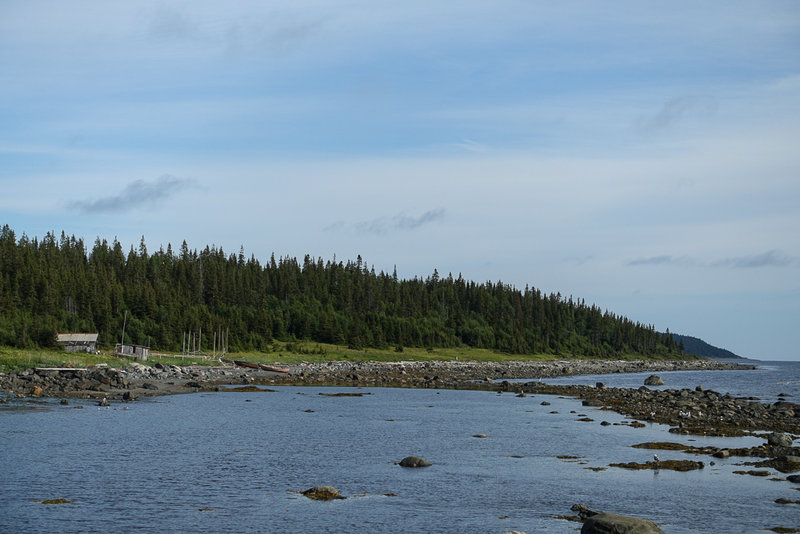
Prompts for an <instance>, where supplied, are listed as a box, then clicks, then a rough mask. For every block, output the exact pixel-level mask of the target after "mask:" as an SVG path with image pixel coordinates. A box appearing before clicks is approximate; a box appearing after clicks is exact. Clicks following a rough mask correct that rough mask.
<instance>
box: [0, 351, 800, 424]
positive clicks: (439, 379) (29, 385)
mask: <svg viewBox="0 0 800 534" xmlns="http://www.w3.org/2000/svg"><path fill="white" fill-rule="evenodd" d="M753 368H755V366H753V365H742V364H733V363H728V362H720V361H714V360H687V361H677V360H676V361H673V360H670V361H656V360H634V361H607V360H561V361H532V362H524V361H516V362H503V363H495V362H489V363H478V362H458V361H424V362H413V361H407V362H345V361H336V362H327V363H315V364H311V363H301V364H295V365H289V366H286V367H285V369H279V368H269V369H273V370H265V369H254V368H250V367H242V366H237V365H220V366H185V367H178V366H174V365H162V364H156V365H154V366H147V365H141V364H138V363H133V364H131V365H130V366H129V367H122V368H110V367H104V366H96V367H90V368H87V369H71V368H59V369H47V368H39V369H26V370H24V371H18V372H11V373H7V374H2V373H0V391H3V392H6V393H8V394H10V395H11V396H12V397H13V396H16V397H56V398H58V397H60V398H64V399H68V398H75V397H78V398H89V399H96V400H98V401H99V400H104V401H105V402H108V401H132V400H135V399H137V398H139V397H147V396H154V395H172V394H178V393H193V392H198V391H218V390H220V389H225V386H232V385H243V384H245V385H248V384H249V385H262V386H269V385H299V386H355V387H408V388H441V389H470V390H485V391H498V392H514V393H516V394H521V395H526V394H547V395H564V396H571V397H577V398H579V399H582V400H583V403H584V405H587V406H598V407H606V408H608V409H611V410H614V411H616V412H619V413H622V414H624V415H627V416H629V417H631V418H633V419H638V420H641V421H647V422H657V423H662V424H667V425H670V426H671V427H672V429H671V431H673V432H678V433H692V434H707V435H741V434H742V433H744V432H752V431H772V432H787V433H792V434H800V405H797V404H794V403H791V402H786V401H779V402H776V403H773V404H765V403H762V402H760V401H758V400H756V399H745V398H734V397H731V396H730V395H727V394H720V393H717V392H714V391H710V390H705V389H703V388H702V387H700V386H698V387H697V388H696V389H694V390H689V389H682V390H673V389H666V390H657V389H649V388H647V387H646V386H642V387H640V388H638V389H633V388H610V387H605V386H603V385H602V384H597V385H596V386H580V385H551V384H547V383H544V382H541V381H540V379H546V378H552V377H559V376H570V375H581V374H609V373H636V372H652V373H655V372H665V371H678V370H724V369H753ZM281 371H288V372H281ZM512 379H516V380H519V379H534V380H535V381H529V382H521V381H515V382H509V380H512ZM0 402H8V397H6V398H4V399H3V400H2V401H0ZM67 402H68V401H67Z"/></svg>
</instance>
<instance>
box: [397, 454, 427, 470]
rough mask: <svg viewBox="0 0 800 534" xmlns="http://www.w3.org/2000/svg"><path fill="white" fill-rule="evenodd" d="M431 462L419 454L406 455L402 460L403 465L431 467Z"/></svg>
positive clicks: (401, 464)
mask: <svg viewBox="0 0 800 534" xmlns="http://www.w3.org/2000/svg"><path fill="white" fill-rule="evenodd" d="M431 465H433V464H431V463H430V462H429V461H428V460H424V459H422V458H420V457H419V456H406V457H405V458H403V459H402V460H400V466H401V467H429V466H431Z"/></svg>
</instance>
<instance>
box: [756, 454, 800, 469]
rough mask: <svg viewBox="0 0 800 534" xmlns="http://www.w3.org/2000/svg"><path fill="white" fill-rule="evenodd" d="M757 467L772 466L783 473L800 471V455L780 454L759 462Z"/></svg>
mask: <svg viewBox="0 0 800 534" xmlns="http://www.w3.org/2000/svg"><path fill="white" fill-rule="evenodd" d="M755 465H756V467H771V468H773V469H777V470H778V471H780V472H781V473H795V472H797V471H800V456H779V457H777V458H771V459H769V460H764V461H763V462H758V463H756V464H755Z"/></svg>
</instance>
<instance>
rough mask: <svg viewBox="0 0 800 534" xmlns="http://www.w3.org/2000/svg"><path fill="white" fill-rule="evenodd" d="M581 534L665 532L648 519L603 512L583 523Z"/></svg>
mask: <svg viewBox="0 0 800 534" xmlns="http://www.w3.org/2000/svg"><path fill="white" fill-rule="evenodd" d="M581 534H664V531H663V530H661V529H660V528H658V527H657V526H656V524H655V523H653V522H652V521H649V520H647V519H642V518H639V517H631V516H627V515H620V514H607V513H603V512H601V513H599V514H595V515H593V516H591V517H588V518H587V519H586V521H584V522H583V528H581Z"/></svg>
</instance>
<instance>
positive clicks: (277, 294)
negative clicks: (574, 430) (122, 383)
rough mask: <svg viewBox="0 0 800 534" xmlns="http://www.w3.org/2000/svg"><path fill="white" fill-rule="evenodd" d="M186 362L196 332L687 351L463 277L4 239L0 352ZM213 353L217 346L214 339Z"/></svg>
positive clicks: (569, 351) (576, 308)
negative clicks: (64, 340) (122, 347)
mask: <svg viewBox="0 0 800 534" xmlns="http://www.w3.org/2000/svg"><path fill="white" fill-rule="evenodd" d="M123 320H124V321H125V322H126V324H125V342H126V343H137V344H149V345H150V346H151V347H152V348H153V349H154V350H162V351H180V350H181V348H182V343H183V338H184V335H185V333H186V332H187V331H194V332H198V331H200V330H202V331H204V332H208V333H209V336H210V333H211V332H212V331H223V330H224V331H225V332H226V333H227V336H228V342H229V344H230V348H231V350H234V351H259V350H269V346H270V344H271V343H273V342H274V341H275V340H280V341H293V340H310V341H316V342H320V343H333V344H338V345H346V346H348V347H350V348H357V349H360V348H370V347H374V348H389V347H393V348H396V349H397V350H401V348H402V347H404V346H407V347H428V348H431V347H463V346H467V347H475V348H485V349H491V350H495V351H500V352H506V353H513V354H553V355H564V356H578V357H585V358H613V357H616V356H621V355H630V354H638V355H642V356H657V355H665V354H669V353H680V352H681V347H679V346H678V345H677V344H676V342H675V341H674V340H673V338H672V336H671V335H669V334H668V333H667V334H662V333H659V332H657V331H656V330H655V329H654V327H653V326H651V325H643V324H640V323H638V322H634V321H632V320H629V319H627V318H625V317H620V316H617V315H615V314H614V313H611V312H609V311H603V310H601V309H600V308H598V307H597V306H596V305H588V304H586V303H585V302H584V301H583V300H580V299H577V300H576V299H573V298H572V297H564V296H562V295H560V294H552V293H551V294H549V295H548V294H544V293H542V292H541V291H539V290H537V289H535V288H532V287H525V288H524V289H518V288H515V287H512V286H509V285H506V284H503V283H501V282H497V283H493V282H474V281H470V280H464V279H463V278H462V277H461V276H460V275H458V276H457V277H453V275H452V274H448V275H447V276H442V275H441V274H440V273H438V272H437V271H436V270H434V271H433V273H432V274H431V275H430V276H427V277H426V278H419V277H415V278H412V279H398V276H397V274H396V270H395V271H394V272H392V273H386V272H383V271H381V272H375V269H374V268H372V267H369V266H368V265H367V264H366V263H365V262H364V261H363V260H362V258H361V257H360V256H359V257H358V258H356V259H355V260H348V261H345V262H343V261H340V260H336V259H335V257H334V259H332V260H327V261H325V260H323V259H321V258H313V257H311V256H309V255H306V256H305V257H304V258H303V259H302V260H298V259H296V258H291V257H281V258H278V259H276V258H275V256H274V255H273V256H272V257H270V258H269V259H268V260H267V261H266V262H265V263H261V262H259V261H258V260H257V259H256V258H255V257H254V256H250V257H249V258H247V257H245V254H244V251H243V249H240V252H239V253H238V254H236V253H233V254H228V253H226V252H223V250H222V249H221V248H217V247H213V246H212V247H208V246H206V247H205V248H204V249H203V250H200V251H198V250H190V249H189V247H188V246H187V244H186V242H185V241H184V242H183V244H182V245H181V247H180V249H179V250H177V251H176V250H173V249H172V247H171V245H170V246H167V248H166V250H164V249H163V247H162V248H160V249H159V250H157V251H149V250H148V249H147V246H146V244H145V239H144V237H143V238H142V240H141V243H140V244H139V247H138V249H137V248H135V247H131V248H130V249H129V250H128V251H127V252H126V251H125V250H123V247H122V245H121V244H120V243H119V242H118V241H117V240H116V239H115V240H114V241H112V242H111V243H109V242H108V241H107V240H105V239H100V238H98V239H96V240H95V242H94V244H93V245H92V246H91V247H87V246H86V244H85V243H84V241H83V239H81V238H75V237H74V236H68V235H67V234H65V233H64V232H62V233H61V235H60V236H57V235H56V234H55V233H48V234H46V235H45V236H44V237H42V238H29V237H27V236H26V235H25V234H22V235H21V236H19V237H18V236H17V235H16V234H15V232H14V231H13V230H12V229H11V228H9V227H8V226H7V225H6V226H4V227H3V228H2V230H1V231H0V345H6V346H14V347H21V348H24V347H50V346H54V345H55V344H56V333H58V332H98V333H99V334H100V335H99V342H100V343H101V345H106V346H113V344H114V343H117V342H119V341H120V338H121V335H122V330H123ZM206 343H210V342H208V341H207V342H206Z"/></svg>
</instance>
